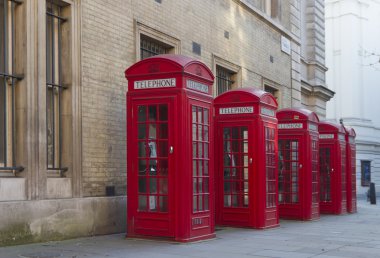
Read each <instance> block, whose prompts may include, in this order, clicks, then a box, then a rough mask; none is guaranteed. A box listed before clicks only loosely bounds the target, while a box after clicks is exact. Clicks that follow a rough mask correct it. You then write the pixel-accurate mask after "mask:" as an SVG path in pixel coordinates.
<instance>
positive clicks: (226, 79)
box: [216, 66, 235, 95]
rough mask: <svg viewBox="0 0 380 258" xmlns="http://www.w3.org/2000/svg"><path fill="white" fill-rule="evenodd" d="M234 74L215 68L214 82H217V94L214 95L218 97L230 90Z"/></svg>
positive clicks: (218, 67)
mask: <svg viewBox="0 0 380 258" xmlns="http://www.w3.org/2000/svg"><path fill="white" fill-rule="evenodd" d="M234 74H235V73H233V72H230V71H228V70H227V69H224V68H222V67H220V66H217V67H216V82H217V92H216V95H220V94H222V93H223V92H226V91H228V90H231V89H232V85H233V84H234V81H233V80H232V76H233V75H234Z"/></svg>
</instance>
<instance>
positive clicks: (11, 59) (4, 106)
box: [0, 0, 23, 173]
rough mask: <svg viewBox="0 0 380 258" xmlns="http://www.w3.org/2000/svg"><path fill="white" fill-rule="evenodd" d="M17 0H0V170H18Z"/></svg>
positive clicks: (19, 78)
mask: <svg viewBox="0 0 380 258" xmlns="http://www.w3.org/2000/svg"><path fill="white" fill-rule="evenodd" d="M20 3H21V2H19V1H11V0H0V173H1V171H11V172H19V171H22V170H23V168H22V167H21V166H16V154H15V153H16V137H15V134H16V133H15V128H16V125H15V123H16V119H15V100H16V99H15V97H16V96H15V87H16V82H17V80H21V79H22V76H21V75H16V74H15V8H16V5H18V4H20Z"/></svg>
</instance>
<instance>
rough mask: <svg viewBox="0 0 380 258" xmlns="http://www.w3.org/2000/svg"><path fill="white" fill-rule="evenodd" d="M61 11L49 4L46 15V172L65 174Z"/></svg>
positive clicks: (50, 2) (48, 2) (63, 19)
mask: <svg viewBox="0 0 380 258" xmlns="http://www.w3.org/2000/svg"><path fill="white" fill-rule="evenodd" d="M65 21H66V19H65V18H63V17H62V16H61V7H60V6H58V5H57V4H55V3H53V1H52V0H49V1H47V11H46V130H47V168H48V170H57V171H60V174H61V176H62V173H63V172H65V171H66V170H67V168H63V167H62V91H63V90H64V89H65V88H66V87H64V86H63V85H62V53H61V50H62V47H61V44H62V39H61V38H62V27H61V26H62V23H63V22H65Z"/></svg>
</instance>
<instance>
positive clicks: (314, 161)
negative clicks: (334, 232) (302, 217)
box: [311, 137, 319, 204]
mask: <svg viewBox="0 0 380 258" xmlns="http://www.w3.org/2000/svg"><path fill="white" fill-rule="evenodd" d="M318 160H319V157H318V139H317V138H316V137H313V138H312V140H311V184H312V203H314V204H317V203H319V196H318V195H319V188H318Z"/></svg>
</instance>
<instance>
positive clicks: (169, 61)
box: [125, 54, 214, 82]
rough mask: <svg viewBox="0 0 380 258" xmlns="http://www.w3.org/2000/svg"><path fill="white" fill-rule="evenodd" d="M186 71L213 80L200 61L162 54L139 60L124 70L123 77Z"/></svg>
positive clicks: (210, 73) (207, 69)
mask: <svg viewBox="0 0 380 258" xmlns="http://www.w3.org/2000/svg"><path fill="white" fill-rule="evenodd" d="M178 72H181V73H187V74H191V75H194V76H196V77H200V78H203V79H206V80H209V81H212V82H213V81H214V75H213V74H212V72H211V70H210V69H209V68H208V67H207V66H206V65H205V64H204V63H202V62H201V61H198V60H196V59H193V58H191V57H188V56H183V55H174V54H163V55H156V56H152V57H149V58H146V59H144V60H141V61H139V62H137V63H135V64H133V65H132V66H130V67H129V68H127V69H126V70H125V77H126V78H127V79H128V78H130V77H135V76H142V75H146V74H163V73H178Z"/></svg>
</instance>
